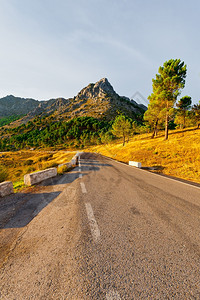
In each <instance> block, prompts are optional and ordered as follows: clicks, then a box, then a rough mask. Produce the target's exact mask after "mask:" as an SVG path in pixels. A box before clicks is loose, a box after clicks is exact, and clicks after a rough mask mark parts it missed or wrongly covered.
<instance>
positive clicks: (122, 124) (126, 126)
mask: <svg viewBox="0 0 200 300" xmlns="http://www.w3.org/2000/svg"><path fill="white" fill-rule="evenodd" d="M112 133H113V134H114V135H115V136H117V137H122V138H123V146H124V145H125V142H126V138H128V137H129V135H130V133H131V123H130V121H129V120H128V119H127V118H126V117H125V116H124V115H119V116H117V117H116V118H115V121H114V123H113V125H112Z"/></svg>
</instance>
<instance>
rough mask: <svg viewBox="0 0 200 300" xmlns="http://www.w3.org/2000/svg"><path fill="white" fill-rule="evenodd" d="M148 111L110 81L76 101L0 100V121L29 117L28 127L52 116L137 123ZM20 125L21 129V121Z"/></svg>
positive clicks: (98, 84) (91, 88)
mask: <svg viewBox="0 0 200 300" xmlns="http://www.w3.org/2000/svg"><path fill="white" fill-rule="evenodd" d="M145 110H146V107H145V106H143V105H139V104H137V103H136V102H135V101H133V100H130V99H129V98H127V97H121V96H119V95H118V94H117V93H116V92H115V91H114V89H113V87H112V85H111V84H110V83H109V81H108V79H107V78H102V79H101V80H99V81H98V82H96V83H95V84H94V83H90V84H89V85H88V86H87V87H85V88H83V89H82V90H81V91H80V92H79V93H78V94H77V96H75V97H74V98H69V99H65V98H58V99H50V100H48V101H37V100H34V99H24V98H16V97H14V96H7V97H4V98H1V99H0V118H1V117H3V116H4V117H5V116H10V115H26V116H25V117H23V118H22V119H21V120H20V123H27V122H28V121H29V120H31V119H33V118H34V117H36V116H40V117H42V116H51V117H52V118H54V119H57V120H63V119H68V120H69V119H72V118H74V117H79V116H92V117H95V118H98V119H103V118H104V119H106V120H110V119H112V118H114V117H115V116H116V115H117V114H118V113H119V112H121V113H125V114H126V115H128V116H129V117H131V118H133V119H134V118H135V119H137V117H138V116H141V115H143V113H144V111H145ZM16 122H18V125H19V121H16Z"/></svg>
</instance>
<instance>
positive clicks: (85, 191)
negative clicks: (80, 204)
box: [80, 182, 87, 194]
mask: <svg viewBox="0 0 200 300" xmlns="http://www.w3.org/2000/svg"><path fill="white" fill-rule="evenodd" d="M80 185H81V190H82V193H83V194H86V193H87V190H86V187H85V183H84V182H80Z"/></svg>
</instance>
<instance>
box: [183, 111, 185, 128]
mask: <svg viewBox="0 0 200 300" xmlns="http://www.w3.org/2000/svg"><path fill="white" fill-rule="evenodd" d="M184 128H185V111H184V115H183V129H184Z"/></svg>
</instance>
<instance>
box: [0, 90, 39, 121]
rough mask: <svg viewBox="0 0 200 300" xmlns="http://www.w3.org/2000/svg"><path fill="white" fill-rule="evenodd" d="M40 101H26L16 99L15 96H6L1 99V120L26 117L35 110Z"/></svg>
mask: <svg viewBox="0 0 200 300" xmlns="http://www.w3.org/2000/svg"><path fill="white" fill-rule="evenodd" d="M39 103H40V102H39V101H37V100H34V99H24V98H19V97H14V96H13V95H10V96H6V97H4V98H1V99H0V118H2V117H8V116H13V115H26V114H28V113H29V112H30V111H31V110H34V109H35V108H36V107H37V106H38V105H39Z"/></svg>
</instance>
